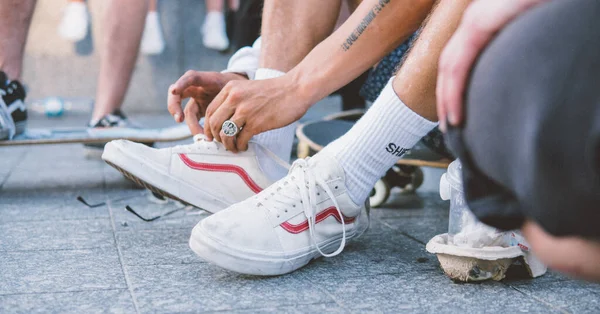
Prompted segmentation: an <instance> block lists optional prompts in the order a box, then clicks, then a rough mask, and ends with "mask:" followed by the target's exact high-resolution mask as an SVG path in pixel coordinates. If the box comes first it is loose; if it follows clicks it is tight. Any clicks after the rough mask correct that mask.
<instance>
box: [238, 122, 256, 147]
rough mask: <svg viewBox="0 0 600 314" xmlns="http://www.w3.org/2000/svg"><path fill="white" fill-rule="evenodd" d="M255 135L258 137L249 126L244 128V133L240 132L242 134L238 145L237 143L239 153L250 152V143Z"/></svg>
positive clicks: (239, 135) (239, 136)
mask: <svg viewBox="0 0 600 314" xmlns="http://www.w3.org/2000/svg"><path fill="white" fill-rule="evenodd" d="M254 135H256V134H254V132H253V131H252V128H251V127H249V126H248V125H246V126H244V128H243V129H242V131H240V133H239V134H238V136H237V139H236V143H235V144H236V147H237V149H238V151H240V152H244V151H247V150H248V142H250V140H251V139H252V137H253V136H254Z"/></svg>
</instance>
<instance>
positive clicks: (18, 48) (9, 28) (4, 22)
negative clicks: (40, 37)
mask: <svg viewBox="0 0 600 314" xmlns="http://www.w3.org/2000/svg"><path fill="white" fill-rule="evenodd" d="M35 3H36V0H4V1H2V5H0V69H2V71H4V72H5V73H6V75H8V78H9V79H11V80H18V79H20V78H21V71H22V67H23V53H24V51H25V43H26V42H27V34H28V32H29V25H30V24H31V17H32V16H33V11H34V9H35Z"/></svg>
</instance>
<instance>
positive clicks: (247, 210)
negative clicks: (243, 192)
mask: <svg viewBox="0 0 600 314" xmlns="http://www.w3.org/2000/svg"><path fill="white" fill-rule="evenodd" d="M342 221H344V222H345V223H342ZM368 226H369V209H368V201H367V202H366V203H365V204H364V205H357V204H354V202H353V201H352V200H351V198H350V196H349V195H348V193H347V192H346V187H345V174H344V170H343V169H342V168H341V167H340V166H339V164H338V162H337V160H336V159H335V158H333V157H330V156H327V155H324V154H322V152H320V153H318V154H317V155H315V156H314V157H312V158H310V159H306V160H305V159H299V160H297V161H295V162H294V164H293V165H292V167H291V169H290V171H289V173H288V175H287V176H286V177H284V178H283V179H281V180H279V181H277V182H276V183H274V184H273V185H271V186H270V187H268V188H267V189H265V190H263V191H262V192H261V193H259V194H257V195H256V196H253V197H251V198H249V199H247V200H245V201H243V202H241V203H237V204H235V205H233V206H231V207H229V208H227V209H225V210H223V211H221V212H218V213H216V214H214V215H212V216H210V217H207V218H205V219H203V220H201V221H200V222H199V223H198V224H197V225H196V226H195V227H194V229H193V231H192V235H191V237H190V247H191V248H192V250H193V251H194V252H195V253H196V254H198V256H200V257H201V258H203V259H204V260H206V261H208V262H211V263H213V264H216V265H218V266H220V267H223V268H225V269H228V270H232V271H235V272H238V273H243V274H250V275H266V276H271V275H282V274H286V273H289V272H292V271H294V270H296V269H298V268H301V267H303V266H305V265H306V264H308V263H309V262H310V261H311V260H312V259H314V258H318V257H320V256H327V257H330V256H335V255H337V254H339V253H340V252H342V250H343V249H344V246H345V245H346V241H348V240H350V239H354V238H357V237H358V236H360V235H361V234H362V233H363V232H365V231H366V230H367V228H368Z"/></svg>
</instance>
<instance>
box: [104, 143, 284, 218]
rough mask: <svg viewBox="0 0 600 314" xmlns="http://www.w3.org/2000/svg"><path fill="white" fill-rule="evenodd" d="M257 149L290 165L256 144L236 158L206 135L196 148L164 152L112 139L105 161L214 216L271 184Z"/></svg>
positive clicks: (107, 146) (141, 181) (150, 186)
mask: <svg viewBox="0 0 600 314" xmlns="http://www.w3.org/2000/svg"><path fill="white" fill-rule="evenodd" d="M258 149H261V150H263V151H264V152H266V153H267V154H268V156H269V158H273V159H274V161H276V162H278V163H279V164H281V165H282V167H283V166H286V167H287V165H286V164H285V162H284V161H282V160H280V159H279V158H278V157H277V156H275V155H274V154H273V153H271V152H269V151H268V150H267V149H266V148H263V147H262V146H259V145H258V144H256V143H253V142H250V143H249V146H248V150H247V151H245V152H240V153H237V154H234V153H232V152H230V151H227V150H226V149H225V146H223V144H221V143H219V142H216V141H211V142H209V141H206V140H205V138H204V136H203V135H196V136H195V137H194V143H193V144H189V145H180V146H175V147H169V148H162V149H155V148H150V147H147V146H144V145H140V144H137V143H133V142H130V141H126V140H118V141H112V142H110V143H108V144H107V145H106V148H105V149H104V153H103V154H102V159H104V160H105V161H106V162H107V163H108V164H110V165H111V166H113V167H115V168H116V169H117V170H119V171H121V172H122V173H123V174H124V175H125V176H126V177H128V178H130V179H132V180H133V181H135V182H136V183H138V184H140V185H142V186H144V187H145V188H148V189H150V190H151V191H153V192H155V193H158V194H160V195H163V196H166V197H169V198H172V199H175V200H179V201H182V202H184V203H188V204H191V205H194V206H196V207H199V208H202V209H204V210H207V211H209V212H211V213H214V212H217V211H219V210H222V209H224V208H226V207H227V206H230V205H232V204H235V203H237V202H240V201H242V200H245V199H247V198H248V197H250V196H253V195H255V194H256V193H258V192H260V191H262V189H264V188H266V187H268V186H269V185H270V184H271V183H272V181H271V180H270V179H269V178H268V177H267V176H266V175H265V174H264V173H263V171H262V169H261V168H260V166H259V163H258V160H257V156H256V150H258Z"/></svg>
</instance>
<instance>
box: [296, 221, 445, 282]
mask: <svg viewBox="0 0 600 314" xmlns="http://www.w3.org/2000/svg"><path fill="white" fill-rule="evenodd" d="M437 265H438V264H437V260H436V259H435V256H432V255H430V254H429V253H427V252H426V251H425V248H424V247H423V246H422V245H421V244H419V243H418V242H416V241H414V240H412V239H410V238H407V237H405V236H403V235H401V234H397V233H395V231H394V230H388V232H387V233H376V234H370V233H367V234H365V235H363V237H361V238H359V239H357V240H356V241H352V242H350V243H349V244H348V246H347V247H346V248H345V249H344V252H342V253H341V254H339V255H337V256H335V257H330V258H319V259H317V260H314V261H312V262H311V263H310V264H308V265H307V266H306V267H304V268H303V269H301V270H299V271H298V273H299V274H300V275H301V276H302V277H305V278H311V279H314V278H317V279H322V280H331V279H335V278H341V277H356V276H359V277H362V276H371V275H378V274H395V273H405V272H409V271H415V270H416V269H424V268H427V269H437V268H438V266H437Z"/></svg>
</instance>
